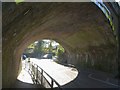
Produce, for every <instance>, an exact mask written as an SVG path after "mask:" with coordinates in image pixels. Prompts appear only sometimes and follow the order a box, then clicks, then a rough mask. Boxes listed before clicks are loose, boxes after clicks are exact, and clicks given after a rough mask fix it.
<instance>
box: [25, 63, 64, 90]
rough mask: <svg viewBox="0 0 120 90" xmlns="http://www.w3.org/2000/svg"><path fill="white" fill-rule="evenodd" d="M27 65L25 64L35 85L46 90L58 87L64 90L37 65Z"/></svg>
mask: <svg viewBox="0 0 120 90" xmlns="http://www.w3.org/2000/svg"><path fill="white" fill-rule="evenodd" d="M27 64H28V65H27ZM27 64H25V65H27V66H26V68H27V69H28V72H29V74H30V75H31V78H32V80H33V83H34V84H40V85H42V86H43V87H45V88H53V87H57V88H59V89H60V90H62V89H61V87H60V85H59V83H58V82H57V81H56V80H54V79H53V78H52V77H51V76H50V75H49V74H48V73H46V72H45V71H44V70H43V69H42V68H40V67H39V66H38V65H37V64H34V63H33V62H29V63H27Z"/></svg>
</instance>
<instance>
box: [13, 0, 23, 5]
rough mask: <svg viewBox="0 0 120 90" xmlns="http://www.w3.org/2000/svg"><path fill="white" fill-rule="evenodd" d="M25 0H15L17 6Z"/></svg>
mask: <svg viewBox="0 0 120 90" xmlns="http://www.w3.org/2000/svg"><path fill="white" fill-rule="evenodd" d="M23 1H24V0H15V2H16V4H19V3H21V2H23Z"/></svg>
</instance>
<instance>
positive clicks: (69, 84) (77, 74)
mask: <svg viewBox="0 0 120 90" xmlns="http://www.w3.org/2000/svg"><path fill="white" fill-rule="evenodd" d="M31 62H33V63H35V64H37V65H38V66H40V67H41V68H42V69H43V70H44V71H46V72H47V73H48V74H49V75H50V76H52V77H53V78H54V79H55V80H56V81H57V82H58V83H59V84H60V85H61V86H62V87H63V88H120V86H119V84H118V80H115V79H113V78H111V77H108V76H107V74H104V73H100V72H95V71H94V72H92V71H89V70H83V69H80V70H77V69H75V68H72V67H67V66H64V65H60V64H57V63H56V62H54V61H53V60H51V59H35V58H31Z"/></svg>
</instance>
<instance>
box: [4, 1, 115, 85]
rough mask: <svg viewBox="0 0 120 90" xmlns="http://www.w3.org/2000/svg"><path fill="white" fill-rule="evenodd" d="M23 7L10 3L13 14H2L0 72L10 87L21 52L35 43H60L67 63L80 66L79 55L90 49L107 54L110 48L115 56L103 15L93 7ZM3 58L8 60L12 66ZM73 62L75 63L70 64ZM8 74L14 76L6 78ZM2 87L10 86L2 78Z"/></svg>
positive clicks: (24, 4) (58, 5) (58, 4)
mask: <svg viewBox="0 0 120 90" xmlns="http://www.w3.org/2000/svg"><path fill="white" fill-rule="evenodd" d="M27 4H28V3H23V4H21V5H18V6H17V5H14V3H12V4H11V8H12V9H13V11H14V13H13V12H12V11H9V7H8V8H7V9H8V12H6V11H7V9H6V11H4V10H3V15H4V17H3V20H4V22H3V28H4V30H3V44H4V45H5V46H4V47H3V51H4V52H3V53H4V55H3V59H4V61H3V63H6V62H7V63H6V65H3V69H4V71H7V72H3V75H6V77H7V80H11V79H13V81H11V82H12V83H13V82H14V80H15V79H16V77H17V75H18V69H19V64H20V60H19V57H20V55H21V52H22V51H23V49H24V48H25V47H26V46H27V45H28V44H30V43H31V42H33V41H35V40H37V39H44V38H49V39H53V40H55V41H57V42H59V43H61V44H62V46H64V48H66V50H67V51H68V53H69V54H68V55H69V56H70V57H68V58H69V59H70V60H69V63H73V64H77V63H80V62H79V60H80V59H82V58H83V59H84V55H83V54H81V53H83V52H86V51H87V50H88V49H89V48H91V47H93V49H96V48H97V49H98V51H99V50H101V52H103V51H104V49H105V50H106V51H107V50H108V51H107V53H108V52H109V48H111V47H112V48H113V53H114V52H116V51H115V50H116V39H115V38H114V35H113V33H112V30H111V27H110V25H109V23H108V22H107V19H106V17H105V15H104V14H103V12H102V11H101V10H100V9H99V8H98V7H97V6H96V5H95V4H94V3H47V4H45V3H30V4H28V5H27ZM12 5H13V6H12ZM23 7H24V9H23ZM11 8H10V9H11ZM41 8H42V9H43V10H42V9H41ZM44 10H45V11H46V12H44ZM18 11H20V12H18ZM38 11H39V12H38ZM8 13H9V14H8ZM36 13H37V14H36ZM14 15H15V16H16V17H15V16H14ZM9 17H11V18H9ZM8 35H9V36H8ZM107 46H110V47H107ZM9 47H11V48H9ZM104 47H105V48H104ZM99 48H101V49H99ZM96 51H97V50H96ZM110 51H111V50H110ZM6 54H7V55H8V56H11V57H10V58H11V60H12V62H13V63H12V62H11V61H10V60H9V58H7V57H6V56H5V55H6ZM81 55H82V57H81ZM98 56H99V55H98ZM114 57H115V56H114ZM74 59H75V60H76V61H72V60H74ZM96 62H98V61H96ZM7 65H8V66H12V67H11V68H9V67H8V66H7ZM9 70H12V71H15V73H14V74H13V73H12V74H11V75H10V76H7V74H8V73H10V71H9ZM11 77H13V78H11ZM3 85H5V86H7V85H8V86H9V85H10V83H7V81H6V78H3Z"/></svg>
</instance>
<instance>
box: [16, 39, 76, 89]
mask: <svg viewBox="0 0 120 90" xmlns="http://www.w3.org/2000/svg"><path fill="white" fill-rule="evenodd" d="M65 55H66V51H65V49H64V48H63V46H61V45H60V44H59V43H58V42H56V41H54V40H50V39H42V40H38V41H35V42H34V43H31V44H30V45H28V46H27V48H25V49H24V51H23V53H22V54H21V65H20V66H21V67H20V70H19V71H20V74H19V75H18V77H17V81H18V83H19V82H20V81H21V82H24V83H29V84H34V85H35V84H37V85H42V87H45V88H52V87H54V88H55V87H57V88H60V87H61V86H63V85H65V84H67V83H70V82H71V81H73V80H74V79H75V78H76V77H77V75H78V70H77V69H76V68H75V67H73V66H74V65H71V64H67V58H66V56H65ZM66 73H69V74H68V75H66ZM52 84H53V86H52V87H51V85H52ZM23 85H24V84H23ZM21 87H22V85H21ZM36 88H38V86H37V87H36Z"/></svg>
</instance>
